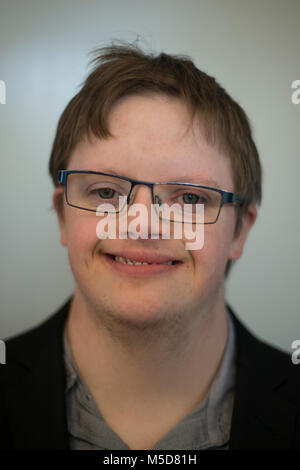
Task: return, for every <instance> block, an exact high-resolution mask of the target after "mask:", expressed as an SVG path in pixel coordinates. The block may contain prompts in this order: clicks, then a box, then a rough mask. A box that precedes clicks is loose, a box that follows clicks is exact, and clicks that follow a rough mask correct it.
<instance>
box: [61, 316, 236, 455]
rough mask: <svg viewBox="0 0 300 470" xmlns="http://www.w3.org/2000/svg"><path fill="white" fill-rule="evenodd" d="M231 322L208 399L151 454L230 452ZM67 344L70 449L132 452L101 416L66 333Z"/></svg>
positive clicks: (231, 408) (232, 351) (163, 438)
mask: <svg viewBox="0 0 300 470" xmlns="http://www.w3.org/2000/svg"><path fill="white" fill-rule="evenodd" d="M227 320H228V327H229V336H228V341H227V345H226V348H225V352H224V355H223V360H222V363H221V365H220V367H219V370H218V372H217V374H216V376H215V378H214V380H213V382H212V384H211V387H210V389H209V392H208V393H207V395H206V397H205V399H204V400H203V401H202V402H201V403H200V405H199V406H198V407H197V408H196V409H195V410H194V411H192V412H191V413H190V414H189V415H187V416H186V417H185V418H183V419H182V420H181V421H180V422H179V423H177V425H176V426H174V427H173V428H172V429H171V430H170V431H169V432H168V433H167V434H165V435H164V436H163V437H162V438H161V439H160V440H159V441H158V442H156V444H155V445H154V446H153V447H152V449H151V450H204V449H211V448H213V449H218V450H227V449H228V441H229V436H230V428H231V418H232V410H233V399H234V385H235V331H234V324H233V320H232V318H231V314H230V312H229V311H228V310H227ZM63 341H64V361H65V367H66V374H67V385H66V390H65V399H66V406H67V424H68V433H69V445H70V448H71V449H88V450H130V447H128V445H127V444H126V443H125V442H124V441H123V440H122V439H121V438H120V437H119V436H118V435H117V433H116V432H114V431H113V429H111V427H110V426H109V425H108V424H107V423H106V421H105V420H104V418H103V417H102V416H101V413H100V411H99V409H98V407H97V405H96V403H95V402H94V400H93V397H92V395H91V393H90V391H89V389H88V388H87V386H86V384H85V383H84V381H83V379H82V377H81V376H80V374H79V372H78V370H77V368H76V365H75V362H74V360H73V357H72V353H71V350H70V345H69V343H68V340H67V336H66V333H65V331H64V339H63ZM149 450H150V449H149Z"/></svg>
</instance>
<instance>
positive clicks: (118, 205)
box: [58, 170, 243, 224]
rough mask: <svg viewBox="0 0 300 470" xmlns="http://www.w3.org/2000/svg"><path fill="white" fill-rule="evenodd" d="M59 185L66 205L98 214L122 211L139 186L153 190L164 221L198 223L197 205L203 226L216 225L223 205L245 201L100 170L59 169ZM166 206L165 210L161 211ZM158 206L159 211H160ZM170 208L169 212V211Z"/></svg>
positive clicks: (219, 192) (214, 190) (197, 187)
mask: <svg viewBox="0 0 300 470" xmlns="http://www.w3.org/2000/svg"><path fill="white" fill-rule="evenodd" d="M58 182H59V183H60V184H63V185H64V188H65V197H66V202H67V204H69V205H70V206H72V207H76V208H78V209H83V210H87V211H91V212H97V208H98V206H99V205H100V204H104V203H105V204H107V203H109V204H111V205H112V206H111V207H112V209H111V210H109V207H108V210H107V209H105V212H108V213H109V212H114V213H118V212H121V211H122V210H123V209H124V207H125V206H126V204H130V201H131V196H132V190H133V188H134V187H135V186H137V185H145V186H148V187H149V188H150V189H151V195H152V203H153V204H155V209H156V211H157V212H158V215H159V216H160V218H161V219H165V220H169V221H172V222H182V220H183V219H182V216H183V211H184V220H185V221H186V220H188V222H189V223H199V222H198V219H197V218H196V214H197V206H199V205H200V204H203V205H204V222H201V223H204V224H214V223H216V222H217V220H218V217H219V214H220V211H221V208H222V207H223V205H224V204H233V205H240V204H242V202H243V200H242V199H241V198H240V197H239V196H237V195H236V194H233V193H231V192H229V191H224V190H222V189H218V188H211V187H209V186H203V185H199V184H190V183H182V182H165V183H153V182H149V181H139V180H134V179H131V178H126V177H123V176H116V175H111V174H108V173H101V172H97V171H77V170H71V171H69V170H60V171H59V172H58ZM162 205H164V210H161V207H162ZM158 207H159V208H160V209H159V211H158ZM168 208H170V210H168Z"/></svg>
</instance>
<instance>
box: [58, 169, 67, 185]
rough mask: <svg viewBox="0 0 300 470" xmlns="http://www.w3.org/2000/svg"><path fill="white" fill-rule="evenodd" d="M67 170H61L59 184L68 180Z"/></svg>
mask: <svg viewBox="0 0 300 470" xmlns="http://www.w3.org/2000/svg"><path fill="white" fill-rule="evenodd" d="M66 176H67V174H66V172H65V171H64V170H59V172H58V175H57V181H58V183H59V184H65V182H66Z"/></svg>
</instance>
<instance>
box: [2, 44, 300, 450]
mask: <svg viewBox="0 0 300 470" xmlns="http://www.w3.org/2000/svg"><path fill="white" fill-rule="evenodd" d="M49 168H50V174H51V176H52V178H53V182H54V184H55V186H56V188H55V191H54V195H53V204H54V207H55V209H56V212H57V215H58V221H59V225H60V233H61V243H62V244H63V245H64V246H66V248H67V250H68V255H69V260H70V265H71V269H72V272H73V275H74V278H75V281H76V289H75V292H74V295H73V296H72V298H71V299H69V300H68V302H67V303H66V304H65V305H64V306H63V307H62V308H61V309H60V310H59V311H58V312H57V313H56V314H54V315H52V316H51V317H50V318H49V319H48V320H47V321H45V322H44V323H43V324H42V325H40V326H38V327H37V328H35V329H33V330H31V331H29V332H27V333H24V334H22V335H19V336H17V337H16V338H13V339H10V340H8V341H7V364H6V366H5V367H1V392H0V393H1V409H0V410H1V411H0V413H1V423H4V424H2V425H1V430H0V435H1V441H0V442H1V444H0V446H2V447H4V448H15V449H18V448H34V449H39V448H44V449H45V448H47V449H67V448H69V449H110V450H114V449H127V450H128V449H166V450H169V449H224V450H227V449H240V448H250V449H257V448H259V449H262V448H273V449H279V448H299V447H300V425H299V404H298V401H297V391H298V390H299V385H300V381H299V373H297V372H298V371H297V370H296V367H295V366H294V365H293V364H292V362H291V358H290V357H289V356H288V355H287V354H285V353H283V352H281V351H279V350H278V349H276V348H274V347H272V346H270V345H267V344H265V343H264V342H262V341H260V340H258V339H257V338H256V337H255V336H253V335H252V334H251V333H250V332H249V331H248V330H247V329H246V328H245V327H244V326H243V324H242V323H241V322H240V321H239V319H238V318H237V316H236V315H235V314H234V313H233V312H232V310H231V309H230V307H229V306H228V305H226V300H225V288H224V283H225V278H226V275H227V274H228V272H229V269H230V263H232V262H234V261H235V260H237V259H238V258H239V257H240V256H241V254H242V251H243V247H244V244H245V242H246V238H247V235H248V233H249V230H250V229H251V227H252V226H253V224H254V222H255V219H256V206H257V205H258V204H259V203H260V200H261V167H260V163H259V158H258V153H257V150H256V147H255V144H254V142H253V140H252V136H251V130H250V127H249V123H248V120H247V117H246V115H245V113H244V111H243V110H242V109H241V108H240V106H239V105H238V104H237V103H236V102H235V101H234V100H232V98H230V97H229V96H228V94H227V93H226V92H225V90H224V89H222V88H221V87H220V86H219V85H218V84H217V82H216V81H215V80H214V79H213V78H212V77H210V76H208V75H206V74H205V73H203V72H201V71H200V70H198V69H197V68H196V67H195V65H194V64H193V63H192V62H191V61H190V60H189V59H188V58H186V57H173V56H170V55H167V54H160V55H158V56H152V55H150V54H149V55H147V54H145V53H143V52H142V51H141V50H139V49H138V48H136V47H133V46H124V45H122V46H112V47H110V48H104V49H103V50H101V51H99V54H98V56H97V59H96V65H95V68H94V70H93V71H92V73H91V74H90V76H89V77H88V78H87V80H86V82H85V84H84V86H83V87H82V89H81V91H80V92H79V93H78V94H77V95H76V96H75V97H74V98H73V99H72V100H71V101H70V103H69V104H68V106H67V107H66V109H65V111H64V112H63V114H62V116H61V118H60V121H59V124H58V128H57V133H56V137H55V141H54V145H53V149H52V154H51V159H50V166H49ZM153 183H156V184H153ZM158 183H159V184H158ZM162 183H164V184H162ZM175 183H176V184H175ZM119 196H123V197H125V200H126V202H127V206H126V208H125V207H122V208H120V207H119V210H118V211H117V212H116V213H117V215H118V216H119V218H117V219H115V220H116V226H117V228H118V232H117V233H118V236H117V237H112V236H110V237H107V238H105V237H101V236H99V225H98V223H99V221H100V220H103V214H102V216H101V215H100V216H99V214H97V212H96V211H97V207H98V206H99V204H100V203H110V204H112V208H114V207H116V206H117V205H116V201H117V200H119ZM157 202H158V203H159V204H162V203H165V204H166V205H167V207H169V206H170V205H171V203H177V204H179V207H180V208H181V207H183V205H185V207H186V206H187V207H188V209H187V210H188V211H189V212H188V213H187V214H188V215H191V214H193V211H194V210H195V208H196V207H197V206H199V207H200V204H203V205H204V206H203V207H204V219H203V220H202V223H199V222H198V221H196V222H197V223H196V222H195V219H194V218H193V220H192V223H191V225H192V226H193V227H194V228H197V227H198V230H200V227H202V229H203V230H204V232H203V233H204V244H203V246H202V247H201V248H200V249H186V246H187V244H186V243H187V241H188V237H187V235H186V233H185V232H183V233H182V237H181V238H176V237H175V236H174V233H175V225H176V226H177V227H178V224H183V222H180V221H179V220H178V219H177V218H176V217H177V216H175V215H174V213H171V212H170V213H169V215H168V214H167V213H166V217H165V218H163V217H162V218H161V219H160V221H159V225H158V228H157V227H156V233H155V235H156V237H152V234H153V227H152V221H151V217H150V214H151V210H152V207H154V206H152V205H153V204H155V203H157ZM133 204H140V205H141V206H142V207H144V208H145V209H146V210H147V211H146V216H143V217H142V218H141V219H140V220H139V230H140V232H141V233H143V234H144V235H145V234H146V235H147V236H143V237H142V236H138V237H137V236H136V234H135V235H134V234H133V228H132V227H133V226H134V225H130V223H131V222H133V219H134V217H133V215H132V213H130V211H129V210H128V209H129V206H132V205H133ZM127 210H128V212H127ZM112 212H113V210H112ZM121 217H123V219H121ZM124 218H125V219H126V222H127V225H126V226H125V227H126V228H125V229H124V225H122V224H121V220H123V222H124ZM166 222H169V224H170V228H171V230H170V237H168V238H164V237H163V236H162V230H163V224H164V223H166ZM203 222H204V223H203ZM121 225H122V227H121ZM120 228H121V229H120Z"/></svg>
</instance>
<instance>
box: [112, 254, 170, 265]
mask: <svg viewBox="0 0 300 470" xmlns="http://www.w3.org/2000/svg"><path fill="white" fill-rule="evenodd" d="M115 261H118V262H119V263H123V264H151V263H146V262H145V261H142V262H140V261H133V260H131V259H129V258H123V257H122V256H115ZM172 263H173V261H166V262H165V263H161V264H172Z"/></svg>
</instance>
